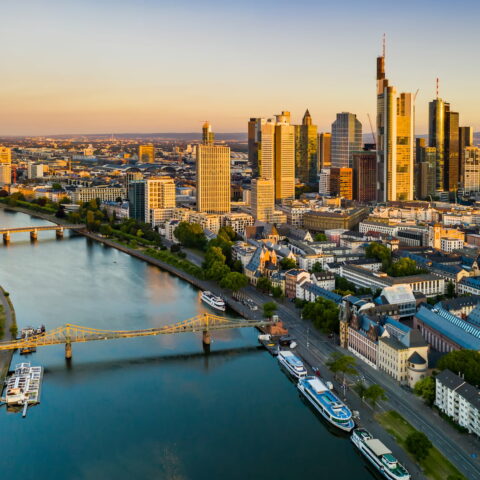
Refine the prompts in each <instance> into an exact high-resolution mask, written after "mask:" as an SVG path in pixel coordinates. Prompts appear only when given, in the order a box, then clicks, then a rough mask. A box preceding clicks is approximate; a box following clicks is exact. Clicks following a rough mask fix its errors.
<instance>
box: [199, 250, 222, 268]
mask: <svg viewBox="0 0 480 480" xmlns="http://www.w3.org/2000/svg"><path fill="white" fill-rule="evenodd" d="M226 259H227V258H226V257H225V255H224V254H223V252H222V249H221V248H220V247H211V246H210V247H208V250H207V253H206V254H205V262H204V265H203V266H204V268H209V267H210V265H212V264H213V263H222V264H224V263H225V260H226Z"/></svg>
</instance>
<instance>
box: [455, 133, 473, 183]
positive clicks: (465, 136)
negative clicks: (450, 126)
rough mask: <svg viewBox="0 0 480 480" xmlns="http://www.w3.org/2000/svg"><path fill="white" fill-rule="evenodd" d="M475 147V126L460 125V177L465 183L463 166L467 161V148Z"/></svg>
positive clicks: (461, 181)
mask: <svg viewBox="0 0 480 480" xmlns="http://www.w3.org/2000/svg"><path fill="white" fill-rule="evenodd" d="M466 147H473V128H472V127H460V128H459V129H458V178H459V181H460V183H463V171H462V167H463V164H464V163H465V148H466Z"/></svg>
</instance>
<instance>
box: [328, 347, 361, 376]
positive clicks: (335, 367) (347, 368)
mask: <svg viewBox="0 0 480 480" xmlns="http://www.w3.org/2000/svg"><path fill="white" fill-rule="evenodd" d="M356 363H357V361H356V360H355V358H354V357H352V356H350V355H344V354H343V353H341V352H333V353H332V354H331V355H330V357H329V359H328V360H327V363H326V364H327V367H328V368H329V369H330V371H331V372H333V373H334V374H335V377H337V373H342V381H345V375H355V374H356V373H357V369H356V368H355V365H356Z"/></svg>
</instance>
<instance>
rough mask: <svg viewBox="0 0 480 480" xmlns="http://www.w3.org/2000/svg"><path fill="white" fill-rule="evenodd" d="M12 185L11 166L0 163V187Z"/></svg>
mask: <svg viewBox="0 0 480 480" xmlns="http://www.w3.org/2000/svg"><path fill="white" fill-rule="evenodd" d="M11 183H12V166H11V164H10V163H6V162H5V163H3V162H2V163H0V187H4V186H5V185H10V184H11Z"/></svg>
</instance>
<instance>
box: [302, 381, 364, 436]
mask: <svg viewBox="0 0 480 480" xmlns="http://www.w3.org/2000/svg"><path fill="white" fill-rule="evenodd" d="M297 388H298V389H299V390H300V392H301V393H302V394H303V396H304V397H305V398H306V399H307V400H308V401H309V402H310V403H311V404H312V405H313V406H314V407H315V409H316V410H318V412H319V413H320V414H321V415H322V417H323V418H325V420H327V421H328V422H329V423H331V424H332V425H334V426H335V427H337V428H339V429H341V430H344V431H346V432H350V431H351V430H352V429H353V428H354V427H355V422H354V421H353V419H352V412H351V411H350V409H349V408H348V407H347V406H346V405H345V404H344V403H343V402H342V401H341V400H340V399H339V398H338V397H337V396H336V395H335V394H334V393H333V392H332V391H331V390H330V389H329V388H328V387H327V385H326V384H325V383H323V382H322V380H320V379H319V378H318V377H312V376H309V377H305V378H302V379H300V380H299V382H298V385H297Z"/></svg>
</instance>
